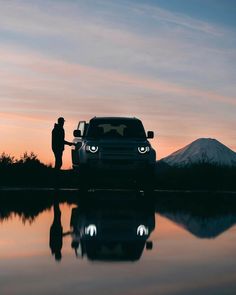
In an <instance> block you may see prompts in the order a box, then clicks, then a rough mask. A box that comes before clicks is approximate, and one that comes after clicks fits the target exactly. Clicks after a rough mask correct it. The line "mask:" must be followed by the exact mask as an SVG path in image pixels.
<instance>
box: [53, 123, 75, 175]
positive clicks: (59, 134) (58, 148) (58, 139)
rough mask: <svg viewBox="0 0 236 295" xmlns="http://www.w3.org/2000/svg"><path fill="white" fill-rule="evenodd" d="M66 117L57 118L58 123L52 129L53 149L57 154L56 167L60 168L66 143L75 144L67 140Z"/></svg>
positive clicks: (55, 154)
mask: <svg viewBox="0 0 236 295" xmlns="http://www.w3.org/2000/svg"><path fill="white" fill-rule="evenodd" d="M64 122H65V120H64V118H62V117H60V118H58V119H57V124H55V125H54V128H53V130H52V150H53V153H54V156H55V169H56V170H60V169H61V166H62V155H63V151H64V145H65V144H66V145H69V146H71V145H73V143H71V142H68V141H66V140H65V131H64V128H63V126H64Z"/></svg>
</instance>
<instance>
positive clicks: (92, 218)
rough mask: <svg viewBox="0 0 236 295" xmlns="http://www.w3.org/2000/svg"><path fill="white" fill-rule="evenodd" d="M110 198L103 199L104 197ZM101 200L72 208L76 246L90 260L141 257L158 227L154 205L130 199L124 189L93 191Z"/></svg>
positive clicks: (123, 259)
mask: <svg viewBox="0 0 236 295" xmlns="http://www.w3.org/2000/svg"><path fill="white" fill-rule="evenodd" d="M108 195H109V200H108V199H106V201H104V200H103V201H101V198H103V197H104V196H106V197H108ZM91 196H92V197H93V198H94V199H96V201H97V200H99V199H100V201H98V202H96V205H95V204H94V203H93V205H91V202H89V203H87V204H79V206H78V207H77V208H74V209H73V210H72V215H71V228H72V230H73V234H72V237H73V240H72V247H73V248H74V249H75V251H76V253H78V252H80V255H81V256H84V255H86V256H87V258H88V259H89V260H102V261H108V260H109V261H135V260H138V259H140V257H141V255H142V252H143V250H144V247H145V246H146V247H147V248H150V245H151V244H150V242H149V243H147V244H146V241H147V239H148V237H149V236H150V234H151V232H152V231H153V229H154V226H155V217H154V207H153V206H152V205H151V203H150V201H148V200H145V199H144V198H143V199H140V197H139V198H138V199H133V200H129V199H127V198H124V197H127V196H132V194H130V193H129V194H128V195H127V194H126V193H124V192H119V193H117V192H116V193H114V192H112V191H110V192H109V193H108V194H107V193H105V192H98V193H90V194H88V197H91Z"/></svg>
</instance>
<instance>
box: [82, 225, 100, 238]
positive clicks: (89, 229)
mask: <svg viewBox="0 0 236 295" xmlns="http://www.w3.org/2000/svg"><path fill="white" fill-rule="evenodd" d="M84 232H85V234H86V235H88V236H90V237H93V236H96V235H97V227H96V225H94V224H90V225H88V226H86V227H85V230H84Z"/></svg>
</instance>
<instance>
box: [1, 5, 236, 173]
mask: <svg viewBox="0 0 236 295" xmlns="http://www.w3.org/2000/svg"><path fill="white" fill-rule="evenodd" d="M0 4H1V9H0V103H1V108H0V136H1V144H0V153H2V152H4V151H5V152H7V153H10V154H11V155H13V156H16V157H19V156H20V155H22V154H23V153H24V152H25V151H28V152H31V151H33V152H35V153H36V154H37V155H38V157H39V158H40V159H41V160H42V161H43V162H44V163H47V164H48V163H53V154H52V152H51V146H50V145H51V130H52V128H53V125H54V122H55V121H56V119H57V118H58V117H60V116H63V117H64V118H65V119H66V122H65V131H66V139H67V140H72V132H73V130H74V129H75V127H76V126H77V123H78V121H79V120H88V119H90V118H91V117H93V116H120V115H122V116H131V117H134V116H135V117H138V118H140V119H142V121H143V123H144V126H145V128H146V130H154V132H155V134H156V137H155V139H154V140H152V143H153V145H154V147H155V148H156V150H157V157H158V159H160V158H162V157H164V156H167V155H169V154H170V153H171V152H174V151H175V150H177V149H179V148H181V147H183V146H184V145H186V144H188V143H190V142H192V141H193V140H195V139H197V138H199V137H211V138H216V139H218V140H219V141H221V142H222V143H224V144H226V145H227V146H229V147H230V148H231V149H233V150H234V151H236V131H235V130H236V17H235V15H236V1H234V0H171V1H166V0H155V1H154V0H147V1H141V0H133V1H132V0H126V1H124V0H119V1H115V0H101V1H100V0H83V1H80V0H77V1H76V0H74V1H72V0H71V1H68V0H67V1H65V0H64V1H23V0H22V1H4V0H0ZM70 166H71V160H70V148H69V147H67V148H66V152H65V156H64V166H63V167H64V168H69V167H70Z"/></svg>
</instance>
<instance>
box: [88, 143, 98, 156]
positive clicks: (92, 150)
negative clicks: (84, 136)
mask: <svg viewBox="0 0 236 295" xmlns="http://www.w3.org/2000/svg"><path fill="white" fill-rule="evenodd" d="M86 151H88V152H90V153H93V154H95V153H96V152H97V151H98V146H96V145H87V146H86Z"/></svg>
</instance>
